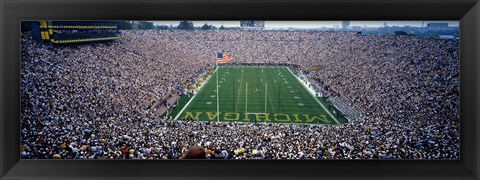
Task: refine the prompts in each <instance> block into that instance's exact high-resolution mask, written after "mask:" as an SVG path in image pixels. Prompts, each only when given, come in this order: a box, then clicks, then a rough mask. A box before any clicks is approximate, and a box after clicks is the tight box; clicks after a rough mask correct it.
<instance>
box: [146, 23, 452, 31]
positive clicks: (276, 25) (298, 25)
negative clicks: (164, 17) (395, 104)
mask: <svg viewBox="0 0 480 180" xmlns="http://www.w3.org/2000/svg"><path fill="white" fill-rule="evenodd" d="M385 22H386V23H387V26H401V27H402V26H413V27H422V25H423V26H427V24H428V23H448V26H457V27H458V25H459V21H350V26H361V27H382V26H383V25H384V23H385ZM153 23H154V24H155V25H167V26H170V25H172V26H177V25H178V24H179V23H180V21H153ZM205 23H207V24H209V25H214V26H216V27H220V26H222V25H223V26H225V27H239V26H240V21H193V25H194V26H202V25H204V24H205ZM290 27H292V28H304V29H310V28H322V27H327V28H335V27H342V21H265V28H267V29H286V28H290Z"/></svg>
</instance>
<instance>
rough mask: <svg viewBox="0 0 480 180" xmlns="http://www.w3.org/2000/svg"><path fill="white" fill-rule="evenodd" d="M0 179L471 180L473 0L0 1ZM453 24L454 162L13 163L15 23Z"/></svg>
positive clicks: (478, 13) (475, 60)
mask: <svg viewBox="0 0 480 180" xmlns="http://www.w3.org/2000/svg"><path fill="white" fill-rule="evenodd" d="M0 19H1V20H0V26H1V27H0V29H1V31H0V40H1V49H0V55H1V61H0V85H1V86H0V87H1V89H0V148H1V149H0V178H1V179H321V178H324V179H452V180H453V179H455V180H460V179H462V180H470V179H472V180H473V179H479V177H480V174H479V172H480V166H479V162H480V161H479V157H480V156H479V155H480V141H479V137H480V135H479V132H480V128H479V112H480V108H479V103H480V99H479V98H480V96H479V92H480V89H479V88H480V85H479V72H480V66H479V62H480V3H479V1H478V0H175V1H173V0H155V1H154V0H138V1H135V0H118V1H111V0H95V1H93V0H37V1H33V0H1V1H0ZM44 19H54V20H242V19H246V20H254V19H255V20H352V21H353V20H460V37H461V38H460V51H461V52H460V53H461V63H460V80H461V88H460V93H461V96H460V101H461V108H460V111H461V152H460V153H461V159H460V160H311V161H308V160H304V161H302V160H265V161H259V160H231V161H225V160H223V161H222V160H220V161H218V160H210V161H195V160H192V161H174V160H172V161H151V160H20V158H19V138H20V136H19V133H20V131H19V127H20V125H19V121H20V117H19V116H20V103H19V102H20V21H21V20H44Z"/></svg>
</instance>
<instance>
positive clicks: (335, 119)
mask: <svg viewBox="0 0 480 180" xmlns="http://www.w3.org/2000/svg"><path fill="white" fill-rule="evenodd" d="M286 68H287V70H288V71H289V72H290V73H292V75H293V76H294V77H295V78H297V80H298V81H299V82H300V84H302V85H303V87H305V89H306V90H307V91H308V92H309V93H310V95H312V97H313V99H315V100H316V101H317V102H318V104H320V106H322V107H323V109H324V110H325V111H326V112H327V113H328V115H330V117H331V118H332V119H333V120H334V121H335V122H336V123H337V124H340V122H339V121H338V120H337V118H335V116H334V115H332V113H330V111H328V109H327V108H326V107H325V106H324V105H323V104H322V103H321V102H320V101H319V100H318V99H317V97H315V94H314V93H313V92H312V91H311V90H310V89H309V88H308V87H307V86H306V85H305V84H303V82H302V80H301V79H300V78H299V77H297V76H295V74H293V72H292V71H291V70H290V68H288V67H286Z"/></svg>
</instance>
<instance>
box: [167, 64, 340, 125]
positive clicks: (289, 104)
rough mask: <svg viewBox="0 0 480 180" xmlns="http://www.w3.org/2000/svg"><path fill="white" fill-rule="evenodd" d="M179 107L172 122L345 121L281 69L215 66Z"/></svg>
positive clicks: (288, 71)
mask: <svg viewBox="0 0 480 180" xmlns="http://www.w3.org/2000/svg"><path fill="white" fill-rule="evenodd" d="M217 73H218V75H217ZM217 77H218V79H217ZM217 80H218V87H217ZM217 89H218V92H217ZM217 102H218V106H217ZM179 108H181V110H180V112H179V113H178V114H173V117H174V118H175V119H193V120H199V121H217V120H218V121H227V122H259V123H260V122H268V123H313V124H341V123H345V122H346V119H345V118H343V117H342V116H340V115H339V112H338V110H336V109H335V108H334V107H333V106H332V105H330V104H328V103H327V102H326V101H325V100H323V98H320V97H315V94H313V93H312V92H310V91H309V90H307V88H306V86H305V85H304V84H302V82H301V81H300V80H299V79H298V78H297V77H296V76H295V75H294V74H293V73H292V71H291V70H290V69H289V68H287V67H284V66H219V67H217V68H216V69H215V71H214V72H213V74H212V75H211V77H210V78H209V80H208V81H207V82H206V84H204V85H203V86H202V87H201V88H200V90H199V91H198V93H197V94H196V95H195V96H193V97H192V98H191V99H190V100H189V101H188V102H187V103H186V105H185V106H184V107H179ZM217 112H218V113H217Z"/></svg>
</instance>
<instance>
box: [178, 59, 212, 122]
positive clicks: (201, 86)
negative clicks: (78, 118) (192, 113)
mask: <svg viewBox="0 0 480 180" xmlns="http://www.w3.org/2000/svg"><path fill="white" fill-rule="evenodd" d="M217 70H218V66H217V68H215V71H213V73H212V76H213V74H214V73H215V72H216V71H217ZM212 76H210V78H212ZM210 78H208V81H210ZM208 81H205V82H204V83H203V84H202V85H200V88H198V93H196V94H195V95H193V97H192V99H190V100H189V101H188V102H187V104H185V106H183V108H182V110H180V112H178V114H177V116H175V118H173V119H174V120H178V116H180V115H182V113H183V111H184V110H185V109H186V108H187V107H188V105H190V103H191V102H192V101H193V99H195V97H197V95H198V94H200V91H201V90H202V88H203V86H205V84H207V83H208Z"/></svg>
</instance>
